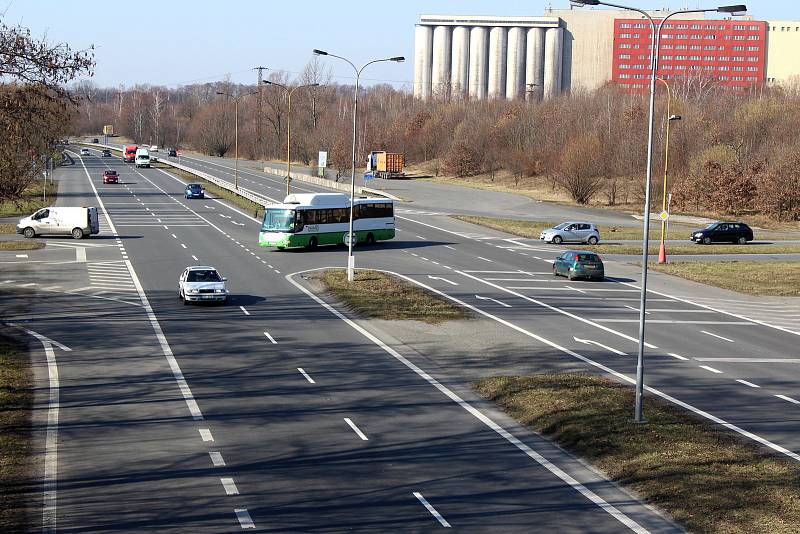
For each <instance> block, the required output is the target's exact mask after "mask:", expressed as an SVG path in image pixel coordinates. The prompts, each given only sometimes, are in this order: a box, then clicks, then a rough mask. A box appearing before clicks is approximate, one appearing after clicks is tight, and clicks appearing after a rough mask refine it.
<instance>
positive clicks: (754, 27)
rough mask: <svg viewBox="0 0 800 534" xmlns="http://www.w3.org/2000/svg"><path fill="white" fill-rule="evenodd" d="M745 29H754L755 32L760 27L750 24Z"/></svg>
mask: <svg viewBox="0 0 800 534" xmlns="http://www.w3.org/2000/svg"><path fill="white" fill-rule="evenodd" d="M747 29H748V30H753V31H756V32H757V31H758V30H760V29H761V28H759V27H758V26H750V27H749V28H747Z"/></svg>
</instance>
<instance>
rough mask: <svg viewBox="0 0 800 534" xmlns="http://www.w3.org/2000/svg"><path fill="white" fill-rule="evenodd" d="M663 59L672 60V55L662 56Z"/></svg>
mask: <svg viewBox="0 0 800 534" xmlns="http://www.w3.org/2000/svg"><path fill="white" fill-rule="evenodd" d="M661 59H663V60H665V61H672V56H661Z"/></svg>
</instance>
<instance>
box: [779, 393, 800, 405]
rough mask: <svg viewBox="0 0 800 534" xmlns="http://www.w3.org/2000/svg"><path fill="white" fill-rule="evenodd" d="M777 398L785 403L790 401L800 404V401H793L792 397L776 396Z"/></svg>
mask: <svg viewBox="0 0 800 534" xmlns="http://www.w3.org/2000/svg"><path fill="white" fill-rule="evenodd" d="M775 396H776V397H778V398H779V399H783V400H785V401H789V402H791V403H792V404H800V400H797V399H793V398H791V397H787V396H786V395H775Z"/></svg>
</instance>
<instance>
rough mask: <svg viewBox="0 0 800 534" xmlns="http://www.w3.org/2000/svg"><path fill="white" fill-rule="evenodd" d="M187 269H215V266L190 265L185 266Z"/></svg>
mask: <svg viewBox="0 0 800 534" xmlns="http://www.w3.org/2000/svg"><path fill="white" fill-rule="evenodd" d="M186 270H187V271H216V270H217V269H216V267H211V266H209V265H190V266H189V267H187V268H186Z"/></svg>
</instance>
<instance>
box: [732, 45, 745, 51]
mask: <svg viewBox="0 0 800 534" xmlns="http://www.w3.org/2000/svg"><path fill="white" fill-rule="evenodd" d="M731 50H744V47H743V46H741V45H739V46H732V47H731Z"/></svg>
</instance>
